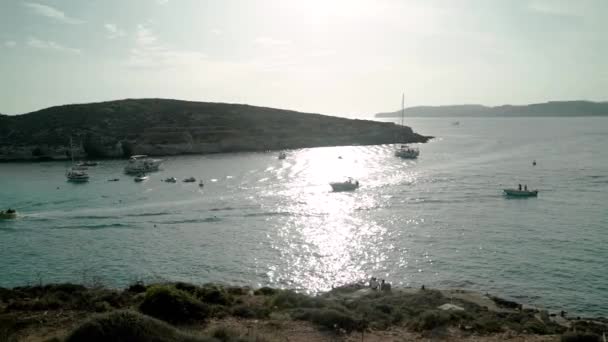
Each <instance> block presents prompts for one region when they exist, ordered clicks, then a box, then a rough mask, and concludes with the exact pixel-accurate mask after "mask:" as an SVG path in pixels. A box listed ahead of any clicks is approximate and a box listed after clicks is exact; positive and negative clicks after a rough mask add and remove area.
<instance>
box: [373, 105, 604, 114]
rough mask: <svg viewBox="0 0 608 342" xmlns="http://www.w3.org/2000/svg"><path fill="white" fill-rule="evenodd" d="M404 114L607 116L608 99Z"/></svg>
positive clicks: (425, 108) (416, 109)
mask: <svg viewBox="0 0 608 342" xmlns="http://www.w3.org/2000/svg"><path fill="white" fill-rule="evenodd" d="M404 115H405V116H406V117H516V116H519V117H521V116H541V117H542V116H545V117H553V116H558V117H565V116H608V102H591V101H550V102H545V103H534V104H529V105H518V106H514V105H503V106H496V107H488V106H483V105H479V104H463V105H451V106H416V107H408V108H405V113H404ZM375 117H377V118H394V117H401V110H397V111H394V112H387V113H378V114H376V115H375Z"/></svg>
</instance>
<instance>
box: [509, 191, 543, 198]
mask: <svg viewBox="0 0 608 342" xmlns="http://www.w3.org/2000/svg"><path fill="white" fill-rule="evenodd" d="M503 191H504V192H505V195H507V196H512V197H536V196H538V190H518V189H504V190H503Z"/></svg>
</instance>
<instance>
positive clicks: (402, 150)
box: [395, 94, 420, 159]
mask: <svg viewBox="0 0 608 342" xmlns="http://www.w3.org/2000/svg"><path fill="white" fill-rule="evenodd" d="M404 116H405V94H404V95H402V96H401V126H403V118H404ZM419 155H420V150H418V149H417V148H414V147H409V146H408V145H401V146H400V147H399V149H397V150H396V151H395V156H396V157H399V158H403V159H416V158H418V156H419Z"/></svg>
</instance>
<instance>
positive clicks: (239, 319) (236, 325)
mask: <svg viewBox="0 0 608 342" xmlns="http://www.w3.org/2000/svg"><path fill="white" fill-rule="evenodd" d="M574 331H576V333H575V332H574ZM606 331H608V321H607V320H605V319H595V320H568V319H564V318H561V317H560V316H559V315H551V314H550V313H547V312H544V311H539V310H536V309H533V308H524V307H522V306H520V305H519V304H517V303H513V302H510V301H505V300H502V299H499V298H493V297H490V296H485V295H481V294H479V293H475V292H469V291H462V290H442V291H439V290H433V289H425V290H421V289H393V290H392V291H373V290H371V289H369V288H367V287H365V286H364V285H352V286H348V287H342V288H337V289H334V290H332V291H330V292H328V293H324V294H321V295H318V296H314V297H312V296H306V295H303V294H298V293H295V292H293V291H289V290H277V289H271V288H261V289H257V290H253V289H250V288H247V287H226V286H219V285H212V284H206V285H202V286H195V285H191V284H185V283H171V284H155V285H144V284H141V283H137V284H133V285H131V286H130V287H128V288H127V289H124V290H115V289H105V288H86V287H84V286H80V285H73V284H58V285H44V286H30V287H19V288H14V289H1V288H0V341H68V342H70V341H119V340H123V341H142V342H143V341H260V342H262V341H307V342H308V341H370V342H371V341H437V340H442V341H559V340H562V341H601V336H602V334H603V333H605V332H606Z"/></svg>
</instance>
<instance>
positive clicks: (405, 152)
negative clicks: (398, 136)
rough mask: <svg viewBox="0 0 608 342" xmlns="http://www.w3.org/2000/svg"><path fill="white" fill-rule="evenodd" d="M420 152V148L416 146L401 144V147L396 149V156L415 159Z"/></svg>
mask: <svg viewBox="0 0 608 342" xmlns="http://www.w3.org/2000/svg"><path fill="white" fill-rule="evenodd" d="M419 154H420V150H418V149H417V148H414V147H409V146H407V145H401V147H400V148H399V149H398V150H396V151H395V156H397V157H401V158H404V159H415V158H418V155H419Z"/></svg>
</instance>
